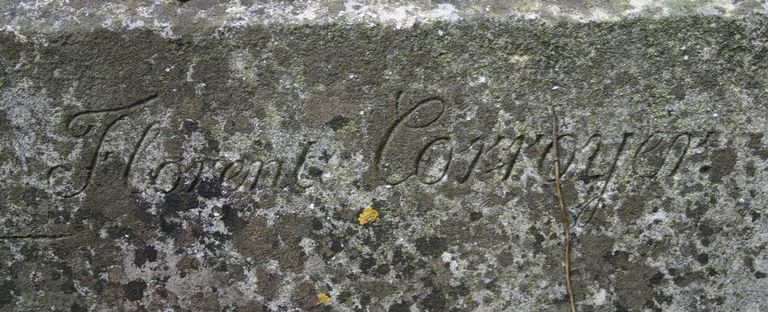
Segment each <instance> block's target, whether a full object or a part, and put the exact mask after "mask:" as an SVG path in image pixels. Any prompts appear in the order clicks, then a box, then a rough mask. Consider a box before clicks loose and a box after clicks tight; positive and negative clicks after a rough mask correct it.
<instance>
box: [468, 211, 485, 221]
mask: <svg viewBox="0 0 768 312" xmlns="http://www.w3.org/2000/svg"><path fill="white" fill-rule="evenodd" d="M482 217H483V213H482V212H479V211H473V212H470V213H469V221H470V222H477V220H480V218H482Z"/></svg>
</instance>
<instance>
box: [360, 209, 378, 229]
mask: <svg viewBox="0 0 768 312" xmlns="http://www.w3.org/2000/svg"><path fill="white" fill-rule="evenodd" d="M376 220H379V211H378V210H376V209H373V207H368V208H365V209H363V212H362V213H360V216H359V217H357V222H360V225H364V224H368V223H371V222H376Z"/></svg>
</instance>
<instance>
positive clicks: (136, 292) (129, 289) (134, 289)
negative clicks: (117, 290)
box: [123, 280, 147, 301]
mask: <svg viewBox="0 0 768 312" xmlns="http://www.w3.org/2000/svg"><path fill="white" fill-rule="evenodd" d="M145 289H147V283H145V282H144V281H142V280H135V281H130V282H128V284H125V285H123V292H124V293H125V297H126V298H128V300H131V301H137V300H141V298H144V290H145Z"/></svg>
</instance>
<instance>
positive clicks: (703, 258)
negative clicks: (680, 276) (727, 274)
mask: <svg viewBox="0 0 768 312" xmlns="http://www.w3.org/2000/svg"><path fill="white" fill-rule="evenodd" d="M696 261H698V262H699V263H701V265H706V264H707V263H709V255H708V254H706V253H700V254H699V255H697V256H696Z"/></svg>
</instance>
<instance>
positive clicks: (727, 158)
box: [707, 149, 738, 183]
mask: <svg viewBox="0 0 768 312" xmlns="http://www.w3.org/2000/svg"><path fill="white" fill-rule="evenodd" d="M737 155H738V154H737V153H736V150H734V149H721V150H716V151H714V152H712V168H711V169H710V170H708V171H707V173H708V174H709V180H710V181H712V183H722V182H723V178H724V177H725V176H727V175H728V174H730V173H731V172H732V171H733V168H734V167H735V166H736V160H737Z"/></svg>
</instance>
